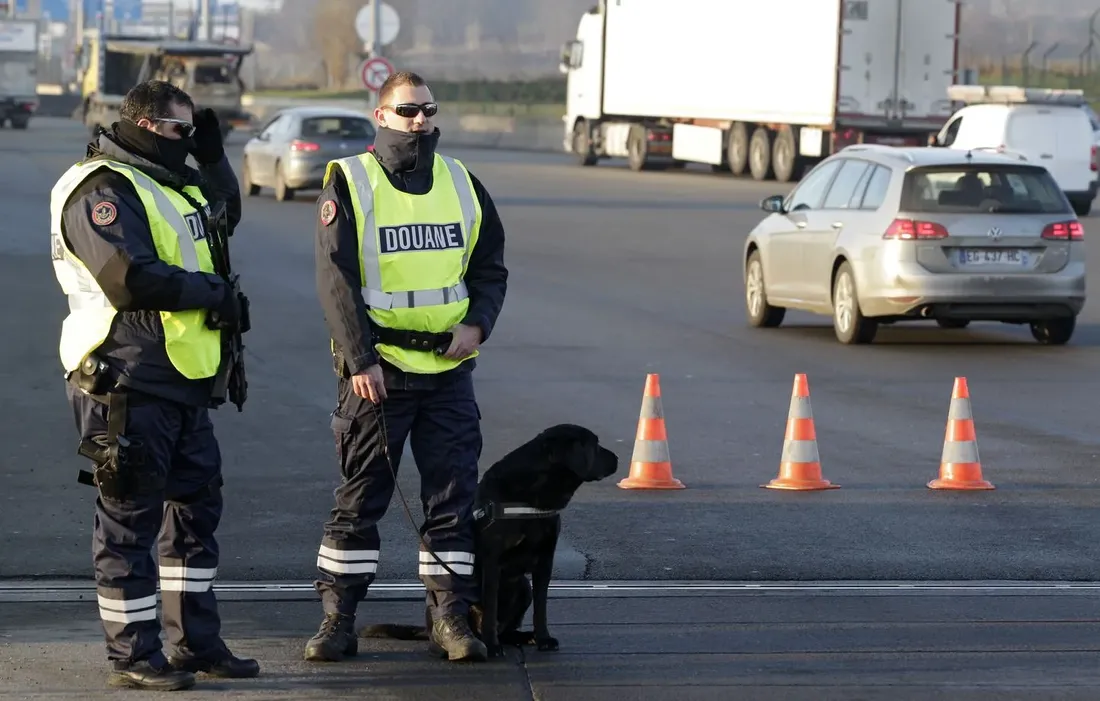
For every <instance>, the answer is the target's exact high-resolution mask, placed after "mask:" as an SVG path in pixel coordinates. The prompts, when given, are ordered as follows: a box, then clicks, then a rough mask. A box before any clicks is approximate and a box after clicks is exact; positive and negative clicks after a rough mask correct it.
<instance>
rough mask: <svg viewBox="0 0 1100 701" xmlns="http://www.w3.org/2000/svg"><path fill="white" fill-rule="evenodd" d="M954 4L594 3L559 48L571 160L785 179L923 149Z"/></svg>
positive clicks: (954, 46) (948, 71)
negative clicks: (862, 150)
mask: <svg viewBox="0 0 1100 701" xmlns="http://www.w3.org/2000/svg"><path fill="white" fill-rule="evenodd" d="M959 17H960V9H959V0H766V1H762V0H676V1H675V2H669V0H598V1H597V4H596V5H595V7H593V8H592V9H591V10H589V11H588V12H587V13H585V14H584V15H583V16H582V17H581V20H580V24H579V25H578V27H577V38H576V39H575V40H572V41H569V42H567V43H566V44H565V45H564V46H563V47H562V58H561V66H560V69H561V71H562V72H563V73H565V74H566V75H567V76H568V97H567V101H566V114H565V117H564V123H565V125H564V126H565V139H564V146H565V150H566V152H569V153H573V154H575V155H576V156H577V159H578V161H579V162H580V163H581V164H583V165H586V166H591V165H595V164H596V163H597V162H598V161H599V160H600V159H603V158H617V157H624V158H627V159H628V161H629V164H630V167H631V168H632V169H634V170H643V169H653V168H667V167H677V166H682V165H683V164H684V163H688V162H693V163H709V164H711V166H712V167H713V168H714V169H715V170H726V169H728V170H730V171H732V172H733V173H734V174H735V175H741V174H743V173H745V172H748V173H750V174H751V175H752V177H753V178H755V179H756V180H765V179H770V178H774V179H776V180H779V181H782V182H786V181H789V180H793V179H798V178H799V177H801V174H802V172H803V171H804V169H805V168H806V167H807V166H812V165H814V164H815V163H817V162H818V161H820V160H821V159H822V158H825V157H826V156H828V155H830V154H832V153H835V152H836V151H838V150H840V149H842V148H844V147H845V146H849V145H851V144H854V143H880V144H895V145H926V144H928V143H929V142H930V140H932V139H933V138H934V137H935V135H936V133H937V132H938V131H939V129H940V128H941V127H942V126H943V125H944V123H945V122H946V121H947V119H948V117H950V116H951V114H952V111H953V104H952V102H951V101H950V100H949V99H948V96H947V88H948V86H950V85H952V84H955V83H956V82H959V81H958V80H957V72H958V44H959Z"/></svg>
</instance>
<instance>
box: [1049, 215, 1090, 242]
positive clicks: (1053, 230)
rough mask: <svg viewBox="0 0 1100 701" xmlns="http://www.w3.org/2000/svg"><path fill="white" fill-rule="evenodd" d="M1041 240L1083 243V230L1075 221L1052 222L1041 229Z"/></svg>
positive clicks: (1079, 223)
mask: <svg viewBox="0 0 1100 701" xmlns="http://www.w3.org/2000/svg"><path fill="white" fill-rule="evenodd" d="M1043 238H1045V239H1046V240H1048V241H1084V240H1085V228H1084V227H1083V226H1081V222H1079V221H1077V220H1075V219H1074V220H1071V221H1060V222H1054V223H1053V224H1047V226H1046V228H1045V229H1043Z"/></svg>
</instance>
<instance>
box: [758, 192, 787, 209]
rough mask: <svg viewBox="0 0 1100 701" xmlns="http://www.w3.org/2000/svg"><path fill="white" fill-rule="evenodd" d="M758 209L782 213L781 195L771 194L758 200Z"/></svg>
mask: <svg viewBox="0 0 1100 701" xmlns="http://www.w3.org/2000/svg"><path fill="white" fill-rule="evenodd" d="M760 209H762V210H764V211H765V212H771V213H773V214H782V213H783V195H772V196H771V197H765V198H764V199H762V200H760Z"/></svg>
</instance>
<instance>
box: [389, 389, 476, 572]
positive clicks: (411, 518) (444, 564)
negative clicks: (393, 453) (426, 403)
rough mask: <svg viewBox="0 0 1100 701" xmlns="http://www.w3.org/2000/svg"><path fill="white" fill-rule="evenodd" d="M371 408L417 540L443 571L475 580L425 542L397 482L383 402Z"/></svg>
mask: <svg viewBox="0 0 1100 701" xmlns="http://www.w3.org/2000/svg"><path fill="white" fill-rule="evenodd" d="M367 401H370V400H367ZM371 406H372V408H373V409H374V411H375V412H376V413H377V414H378V425H379V427H381V429H382V454H383V455H385V456H386V464H387V465H389V467H390V474H391V475H393V486H394V487H396V488H397V496H399V497H400V498H401V506H402V507H404V509H405V515H406V516H408V518H409V525H411V526H412V527H413V530H414V531H416V535H417V538H419V539H420V544H421V545H423V546H424V549H425V550H426V551H428V552H429V553H431V556H432V557H433V558H435V561H436V562H437V563H438V564H439V565H441V566H442V567H443V569H445V570H447V571H448V572H449V573H450V574H451V576H453V577H458V578H460V579H473V578H474V575H471V574H459V573H458V572H455V571H454V570H452V569H451V568H450V566H448V565H447V563H446V562H443V560H441V559H439V555H437V554H436V552H435V550H432V548H431V547H430V546H429V545H428V543H427V541H426V540H424V534H423V533H422V532H421V530H420V529H419V528H417V527H416V520H415V519H414V518H413V515H412V511H411V510H410V509H409V502H408V501H406V500H405V493H404V492H402V491H401V484H400V483H399V482H398V481H397V468H395V467H394V466H393V460H392V459H391V457H390V434H389V430H388V429H387V427H386V412H385V411H383V409H382V402H378V404H372V405H371Z"/></svg>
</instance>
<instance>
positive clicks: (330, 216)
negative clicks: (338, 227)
mask: <svg viewBox="0 0 1100 701" xmlns="http://www.w3.org/2000/svg"><path fill="white" fill-rule="evenodd" d="M335 219H336V200H325V201H324V203H323V204H322V205H321V224H322V225H323V226H328V225H329V224H331V223H332V222H333V221H334V220H335Z"/></svg>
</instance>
